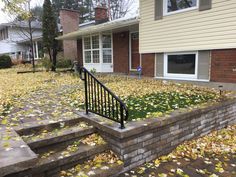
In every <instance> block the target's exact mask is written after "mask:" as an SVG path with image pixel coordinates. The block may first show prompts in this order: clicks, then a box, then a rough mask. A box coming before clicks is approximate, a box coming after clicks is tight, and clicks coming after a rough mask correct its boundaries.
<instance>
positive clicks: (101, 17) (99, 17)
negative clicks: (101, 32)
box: [94, 6, 109, 24]
mask: <svg viewBox="0 0 236 177" xmlns="http://www.w3.org/2000/svg"><path fill="white" fill-rule="evenodd" d="M94 10H95V22H96V24H101V23H104V22H107V21H109V17H108V9H107V7H106V6H98V7H96V8H95V9H94Z"/></svg>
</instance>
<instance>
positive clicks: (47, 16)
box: [42, 0, 58, 71]
mask: <svg viewBox="0 0 236 177" xmlns="http://www.w3.org/2000/svg"><path fill="white" fill-rule="evenodd" d="M42 23H43V24H42V27H43V45H44V47H45V48H46V50H47V52H48V54H49V58H50V61H51V63H52V68H51V70H52V71H56V56H57V45H58V42H57V41H56V40H55V38H56V37H57V34H58V30H57V23H56V18H55V16H54V9H53V7H52V4H51V1H50V0H44V4H43V17H42Z"/></svg>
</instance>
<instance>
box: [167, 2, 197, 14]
mask: <svg viewBox="0 0 236 177" xmlns="http://www.w3.org/2000/svg"><path fill="white" fill-rule="evenodd" d="M197 5H198V0H164V12H165V14H172V13H175V12H181V11H186V10H191V9H195V8H197Z"/></svg>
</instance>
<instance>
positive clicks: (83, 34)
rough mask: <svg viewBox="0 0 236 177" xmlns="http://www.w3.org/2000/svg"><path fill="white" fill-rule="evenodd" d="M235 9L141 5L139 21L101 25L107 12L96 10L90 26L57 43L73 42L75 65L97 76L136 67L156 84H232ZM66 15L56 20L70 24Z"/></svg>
mask: <svg viewBox="0 0 236 177" xmlns="http://www.w3.org/2000/svg"><path fill="white" fill-rule="evenodd" d="M235 8H236V2H235V0H188V1H182V0H173V1H170V0H140V17H139V18H138V17H136V18H130V19H127V18H123V19H118V20H115V21H106V19H107V12H106V10H107V9H106V8H105V7H98V8H97V9H95V16H96V17H95V23H94V24H90V25H85V26H82V27H79V26H77V29H75V28H74V29H73V30H72V31H68V33H64V35H63V36H61V37H59V39H61V40H65V41H67V42H69V40H74V42H75V43H74V44H75V45H74V47H75V48H74V59H77V60H78V61H79V62H80V64H81V65H84V66H85V67H87V68H88V69H92V68H95V69H96V70H97V71H98V72H116V73H126V74H127V73H129V72H131V71H134V70H136V69H137V67H138V66H141V67H142V73H143V75H144V76H150V77H155V78H158V79H175V80H191V81H204V82H209V81H213V82H230V83H235V82H236V11H235ZM64 11H66V10H64ZM70 13H71V12H69V11H68V10H67V11H66V13H64V14H63V13H62V14H61V15H65V14H67V15H65V18H68V19H70V20H71V19H72V18H70V15H68V14H70ZM73 13H74V14H75V13H78V12H73ZM75 19H77V18H74V20H75ZM70 20H69V21H70ZM70 23H72V21H71V22H70ZM62 26H63V29H64V28H70V25H65V24H62ZM65 47H66V46H65ZM69 48H70V47H69ZM64 49H65V48H64ZM70 51H72V50H70Z"/></svg>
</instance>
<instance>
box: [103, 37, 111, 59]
mask: <svg viewBox="0 0 236 177" xmlns="http://www.w3.org/2000/svg"><path fill="white" fill-rule="evenodd" d="M102 56H103V63H112V46H111V35H110V34H103V35H102Z"/></svg>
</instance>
